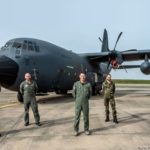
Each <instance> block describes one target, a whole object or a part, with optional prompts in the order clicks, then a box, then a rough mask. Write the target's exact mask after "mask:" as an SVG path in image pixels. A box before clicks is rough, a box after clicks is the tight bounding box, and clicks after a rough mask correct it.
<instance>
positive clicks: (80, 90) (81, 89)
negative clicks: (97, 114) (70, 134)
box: [72, 73, 92, 136]
mask: <svg viewBox="0 0 150 150" xmlns="http://www.w3.org/2000/svg"><path fill="white" fill-rule="evenodd" d="M79 78H80V81H77V82H75V83H74V85H73V92H72V94H73V97H74V98H75V122H74V130H75V136H78V135H79V123H80V115H81V111H82V112H83V117H84V131H85V134H86V135H89V134H90V131H89V98H90V96H91V94H92V89H91V84H90V83H88V82H87V81H86V75H85V73H80V75H79Z"/></svg>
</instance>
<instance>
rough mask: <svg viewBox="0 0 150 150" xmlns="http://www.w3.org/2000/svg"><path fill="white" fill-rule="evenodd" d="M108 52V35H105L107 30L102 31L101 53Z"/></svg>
mask: <svg viewBox="0 0 150 150" xmlns="http://www.w3.org/2000/svg"><path fill="white" fill-rule="evenodd" d="M108 51H109V46H108V34H107V30H106V29H104V33H103V41H102V47H101V52H108Z"/></svg>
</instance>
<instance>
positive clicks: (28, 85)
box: [20, 73, 41, 126]
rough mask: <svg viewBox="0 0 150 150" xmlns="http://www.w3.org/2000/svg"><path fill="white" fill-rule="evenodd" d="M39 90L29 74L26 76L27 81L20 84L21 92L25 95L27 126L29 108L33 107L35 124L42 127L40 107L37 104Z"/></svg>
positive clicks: (26, 124) (27, 123)
mask: <svg viewBox="0 0 150 150" xmlns="http://www.w3.org/2000/svg"><path fill="white" fill-rule="evenodd" d="M37 90H38V87H37V84H36V82H35V81H32V80H31V75H30V74H29V73H26V74H25V81H23V82H22V83H21V84H20V92H21V94H22V95H23V99H24V109H25V116H24V120H25V124H24V125H25V126H28V125H29V108H30V106H31V108H32V111H33V114H34V118H35V124H36V125H38V126H40V125H41V124H40V116H39V111H38V105H37V102H36V97H35V94H36V92H37Z"/></svg>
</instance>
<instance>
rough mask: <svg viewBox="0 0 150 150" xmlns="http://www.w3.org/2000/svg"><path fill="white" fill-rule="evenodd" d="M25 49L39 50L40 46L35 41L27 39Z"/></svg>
mask: <svg viewBox="0 0 150 150" xmlns="http://www.w3.org/2000/svg"><path fill="white" fill-rule="evenodd" d="M23 49H26V50H29V51H36V52H39V46H37V45H36V43H35V42H31V41H27V40H25V41H24V42H23Z"/></svg>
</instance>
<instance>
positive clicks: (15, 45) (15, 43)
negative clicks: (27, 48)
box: [12, 42, 22, 48]
mask: <svg viewBox="0 0 150 150" xmlns="http://www.w3.org/2000/svg"><path fill="white" fill-rule="evenodd" d="M12 47H15V48H21V47H22V43H18V42H14V43H13V46H12Z"/></svg>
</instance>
